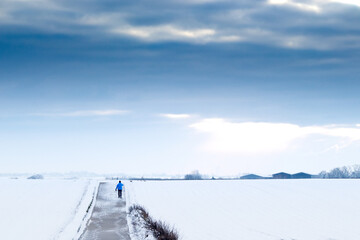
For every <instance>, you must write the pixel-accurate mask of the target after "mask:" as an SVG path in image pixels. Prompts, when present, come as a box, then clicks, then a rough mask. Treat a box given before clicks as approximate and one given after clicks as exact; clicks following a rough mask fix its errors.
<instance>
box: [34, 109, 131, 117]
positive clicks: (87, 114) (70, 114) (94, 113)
mask: <svg viewBox="0 0 360 240" xmlns="http://www.w3.org/2000/svg"><path fill="white" fill-rule="evenodd" d="M126 113H128V111H125V110H118V109H107V110H85V111H74V112H62V113H39V114H35V115H37V116H48V117H91V116H116V115H124V114H126Z"/></svg>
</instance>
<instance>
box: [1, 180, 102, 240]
mask: <svg viewBox="0 0 360 240" xmlns="http://www.w3.org/2000/svg"><path fill="white" fill-rule="evenodd" d="M96 188H97V181H90V180H60V179H44V180H27V179H0V189H1V192H0V198H1V204H0V216H1V218H0V232H1V239H7V240H18V239H37V240H49V239H56V240H62V239H63V240H65V239H66V240H69V239H77V237H78V236H79V234H80V232H78V231H79V230H81V229H83V226H82V225H84V222H86V219H87V217H88V216H87V215H86V211H87V209H88V207H89V205H90V203H91V201H92V199H93V196H94V194H95V193H96V192H95V191H96ZM88 215H89V214H88Z"/></svg>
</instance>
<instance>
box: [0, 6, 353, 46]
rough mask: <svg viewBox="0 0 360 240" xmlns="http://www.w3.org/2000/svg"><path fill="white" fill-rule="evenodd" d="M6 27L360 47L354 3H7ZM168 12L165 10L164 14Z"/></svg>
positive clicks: (3, 11)
mask: <svg viewBox="0 0 360 240" xmlns="http://www.w3.org/2000/svg"><path fill="white" fill-rule="evenodd" d="M0 6H1V7H0V19H1V23H0V26H1V25H2V26H13V27H27V28H32V29H36V30H40V31H44V32H47V33H61V34H70V35H86V36H88V37H92V38H95V39H96V38H98V37H99V36H101V37H102V38H112V37H119V38H124V37H125V38H126V37H128V38H135V39H137V40H140V41H146V42H164V41H175V42H188V43H195V44H199V43H202V44H203V43H209V42H216V43H229V42H245V43H256V44H264V45H271V46H277V47H284V48H295V49H322V50H326V49H344V48H350V49H353V48H359V47H360V43H359V42H360V41H359V40H360V34H359V32H360V31H359V30H360V27H359V26H360V25H359V24H357V23H359V22H360V14H359V13H360V4H359V2H358V1H355V0H354V1H352V0H266V1H251V0H244V1H225V0H224V1H220V0H196V1H177V0H176V1H175V0H174V1H161V0H157V1H151V2H146V1H106V2H103V1H92V0H89V1H85V2H78V3H76V4H74V2H73V1H68V0H67V1H61V2H59V1H54V0H35V1H26V0H14V1H9V0H4V1H2V2H1V5H0ZM159 9H161V11H159Z"/></svg>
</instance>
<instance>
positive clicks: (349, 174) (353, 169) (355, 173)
mask: <svg viewBox="0 0 360 240" xmlns="http://www.w3.org/2000/svg"><path fill="white" fill-rule="evenodd" d="M319 178H360V165H354V166H347V167H341V168H334V169H332V170H330V171H329V172H326V171H322V172H321V173H319Z"/></svg>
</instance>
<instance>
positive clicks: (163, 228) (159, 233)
mask: <svg viewBox="0 0 360 240" xmlns="http://www.w3.org/2000/svg"><path fill="white" fill-rule="evenodd" d="M133 211H136V212H137V213H138V214H139V215H140V217H141V218H142V219H143V220H144V222H145V227H146V229H148V230H149V231H150V232H152V234H153V235H154V237H155V238H156V239H157V240H178V239H179V234H178V233H177V231H176V230H175V229H174V228H172V227H170V226H169V225H168V224H166V223H165V222H163V221H156V220H154V219H153V218H152V217H151V216H150V215H149V213H148V212H147V211H146V210H145V208H144V207H142V206H140V205H133V206H131V207H130V208H129V213H130V214H131V213H132V212H133Z"/></svg>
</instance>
